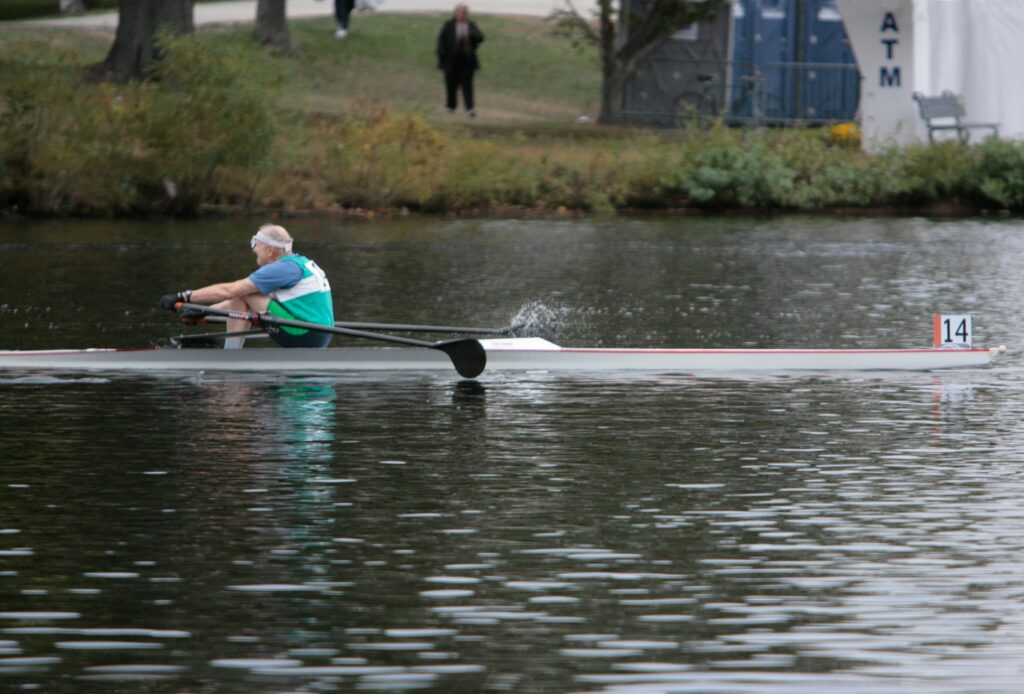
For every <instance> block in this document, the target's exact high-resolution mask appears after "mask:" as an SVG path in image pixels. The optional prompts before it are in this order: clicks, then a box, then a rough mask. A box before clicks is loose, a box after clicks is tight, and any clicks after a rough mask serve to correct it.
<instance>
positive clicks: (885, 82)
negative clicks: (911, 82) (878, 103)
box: [878, 65, 900, 87]
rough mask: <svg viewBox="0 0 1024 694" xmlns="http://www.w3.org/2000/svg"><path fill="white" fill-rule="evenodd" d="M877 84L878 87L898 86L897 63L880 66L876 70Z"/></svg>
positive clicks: (898, 71) (898, 68)
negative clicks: (890, 65)
mask: <svg viewBox="0 0 1024 694" xmlns="http://www.w3.org/2000/svg"><path fill="white" fill-rule="evenodd" d="M878 86H879V87H898V86H900V67H899V65H896V66H893V67H891V68H889V67H886V66H884V65H883V66H882V67H881V69H879V71H878Z"/></svg>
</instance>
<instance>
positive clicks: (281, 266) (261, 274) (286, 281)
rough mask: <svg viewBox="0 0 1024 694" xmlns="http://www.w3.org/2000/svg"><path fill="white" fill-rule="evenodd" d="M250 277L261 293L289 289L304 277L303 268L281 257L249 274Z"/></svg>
mask: <svg viewBox="0 0 1024 694" xmlns="http://www.w3.org/2000/svg"><path fill="white" fill-rule="evenodd" d="M249 279H250V280H252V283H253V284H255V285H256V288H257V289H259V290H260V294H270V293H271V292H276V291H277V290H278V289H288V288H289V287H294V286H295V285H296V284H298V282H299V280H301V279H302V268H301V267H299V266H298V264H296V263H292V262H288V261H286V260H285V259H284V258H281V259H279V260H275V261H274V262H272V263H271V264H270V265H264V266H263V267H261V268H260V269H259V270H257V271H256V272H254V273H252V274H251V275H249Z"/></svg>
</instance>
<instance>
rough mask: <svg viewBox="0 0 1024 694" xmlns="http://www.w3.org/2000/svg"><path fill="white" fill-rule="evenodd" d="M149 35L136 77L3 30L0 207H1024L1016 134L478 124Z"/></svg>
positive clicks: (189, 41) (269, 62)
mask: <svg viewBox="0 0 1024 694" xmlns="http://www.w3.org/2000/svg"><path fill="white" fill-rule="evenodd" d="M166 51H167V56H168V57H167V60H165V61H163V62H162V64H161V66H160V68H159V69H158V72H157V73H155V74H154V75H153V79H152V80H149V81H147V82H145V83H142V84H135V85H111V84H97V83H91V82H89V81H88V80H86V79H83V77H84V75H85V74H86V70H85V68H84V67H83V66H82V65H81V63H80V60H81V59H80V58H79V56H78V54H77V53H76V52H75V51H73V50H64V51H58V52H56V53H55V52H54V47H53V45H52V44H46V45H31V44H24V43H8V44H6V46H5V50H3V52H2V54H0V75H2V77H0V116H2V117H0V206H2V207H3V208H5V209H8V210H17V211H19V212H22V213H26V214H42V215H131V214H153V213H158V214H196V213H202V212H203V211H206V210H210V209H218V210H223V209H228V210H237V211H239V212H265V211H267V210H280V211H283V212H298V211H310V210H321V211H344V210H384V211H388V210H390V211H395V210H402V209H406V210H413V211H422V212H472V213H485V212H486V213H494V212H503V211H507V210H510V209H511V210H524V209H529V210H551V211H555V210H562V209H568V210H580V211H586V212H613V211H616V210H622V209H629V208H648V209H674V208H699V209H707V210H725V209H749V210H755V209H756V210H768V209H779V210H821V209H827V208H863V209H868V208H878V207H884V208H909V209H920V208H927V207H929V206H933V205H949V204H953V205H957V206H960V207H962V208H963V209H998V210H1011V211H1022V210H1024V148H1022V146H1021V145H1020V144H1019V143H1017V142H1011V141H987V142H984V143H982V144H980V145H978V146H976V147H970V148H969V147H965V146H962V145H960V144H959V143H943V144H938V145H934V146H919V147H910V148H906V149H900V150H895V149H894V150H891V151H887V152H883V153H881V154H878V155H871V156H869V155H864V154H862V153H860V152H859V151H857V150H856V149H853V148H851V147H850V146H849V144H848V141H846V140H843V139H841V138H840V139H837V138H834V137H830V136H829V133H828V131H825V130H816V129H814V130H811V129H808V130H749V129H729V128H724V127H717V128H714V129H712V130H711V131H709V132H705V133H697V134H694V133H686V132H678V131H673V132H655V131H646V130H640V129H628V130H623V129H614V130H611V129H610V130H603V129H600V128H596V127H594V126H572V127H569V128H546V129H545V128H533V129H532V130H530V131H524V130H510V129H489V130H485V129H481V128H470V127H467V126H463V125H453V124H451V123H443V122H442V123H438V122H432V121H431V120H429V119H428V118H427V117H426V116H425V115H424V114H423V113H421V112H418V111H396V110H393V109H390V108H388V107H386V106H383V105H381V104H380V103H378V102H376V101H372V100H371V101H366V102H364V103H356V104H355V105H350V106H348V107H347V108H346V109H345V110H343V111H341V112H339V113H331V114H323V113H320V114H317V113H312V112H309V111H299V110H295V109H289V108H288V107H286V106H281V105H280V102H279V100H278V99H277V98H275V94H277V93H278V92H279V91H280V90H281V89H282V88H283V87H284V86H285V85H287V83H288V75H287V72H286V68H285V67H282V66H281V63H280V62H279V61H278V62H277V63H275V62H274V59H272V58H269V57H267V56H264V55H263V54H262V53H261V52H260V51H259V49H257V48H256V47H254V46H252V45H251V44H250V43H249V42H246V41H225V40H211V39H210V38H203V37H200V38H184V39H181V38H179V39H167V40H166ZM32 56H35V58H33V57H32ZM275 65H276V67H275Z"/></svg>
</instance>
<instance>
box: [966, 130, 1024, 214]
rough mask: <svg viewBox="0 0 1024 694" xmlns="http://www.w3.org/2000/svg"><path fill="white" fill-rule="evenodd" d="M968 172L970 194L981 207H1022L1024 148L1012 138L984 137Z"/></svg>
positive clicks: (1023, 193)
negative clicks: (985, 138)
mask: <svg viewBox="0 0 1024 694" xmlns="http://www.w3.org/2000/svg"><path fill="white" fill-rule="evenodd" d="M975 153H976V159H975V161H974V166H973V167H972V169H971V170H970V171H969V172H968V177H969V179H970V182H971V194H972V195H971V197H972V199H973V201H974V202H975V203H976V204H978V205H979V206H980V207H990V208H1003V209H1007V210H1022V209H1024V148H1022V146H1021V143H1020V142H1017V141H1011V140H996V139H989V140H985V142H984V143H982V144H981V145H980V146H979V147H978V148H977V150H976V152H975Z"/></svg>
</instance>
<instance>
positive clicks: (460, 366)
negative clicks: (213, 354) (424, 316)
mask: <svg viewBox="0 0 1024 694" xmlns="http://www.w3.org/2000/svg"><path fill="white" fill-rule="evenodd" d="M177 308H178V310H182V309H184V310H189V311H198V312H202V313H205V314H207V315H211V316H223V317H224V318H234V319H237V320H243V321H247V322H249V323H252V324H253V325H261V324H262V325H276V326H280V327H285V328H298V329H300V330H314V331H317V332H323V333H332V334H334V335H347V336H349V337H361V338H365V339H367V340H378V341H380V342H393V343H395V344H399V345H410V346H413V347H427V348H429V349H437V350H441V351H442V352H444V353H445V354H447V355H448V357H449V358H450V359H451V360H452V364H453V365H454V366H455V370H456V371H458V372H459V374H460V375H462V376H465V377H466V378H476V377H477V376H479V375H480V374H481V373H482V372H483V370H484V367H485V366H486V365H487V353H486V352H485V351H484V348H483V345H481V344H480V343H479V342H478V341H477V340H473V339H471V338H466V339H463V340H447V341H443V342H427V341H426V340H414V339H413V338H411V337H399V336H397V335H383V334H381V333H371V332H367V331H365V330H354V329H351V328H337V327H335V326H333V325H320V324H319V323H308V322H306V321H301V320H289V319H285V318H279V317H277V316H273V315H271V314H269V313H250V312H249V311H228V310H226V309H222V308H215V307H213V306H203V305H202V304H189V303H181V304H178V305H177Z"/></svg>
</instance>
